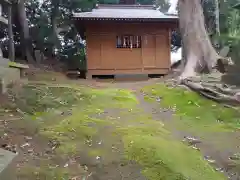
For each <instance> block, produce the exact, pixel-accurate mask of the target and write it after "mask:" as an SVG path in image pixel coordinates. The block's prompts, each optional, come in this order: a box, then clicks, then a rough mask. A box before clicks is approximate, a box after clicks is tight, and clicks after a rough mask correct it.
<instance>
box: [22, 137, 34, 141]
mask: <svg viewBox="0 0 240 180" xmlns="http://www.w3.org/2000/svg"><path fill="white" fill-rule="evenodd" d="M24 138H25V139H26V140H28V141H29V140H32V137H30V136H25V137H24Z"/></svg>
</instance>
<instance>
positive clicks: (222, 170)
mask: <svg viewBox="0 0 240 180" xmlns="http://www.w3.org/2000/svg"><path fill="white" fill-rule="evenodd" d="M215 170H216V171H219V172H224V169H223V168H216V169H215Z"/></svg>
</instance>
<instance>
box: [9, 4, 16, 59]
mask: <svg viewBox="0 0 240 180" xmlns="http://www.w3.org/2000/svg"><path fill="white" fill-rule="evenodd" d="M12 26H13V23H12V5H9V7H8V36H9V59H10V60H11V61H14V60H15V49H14V39H13V28H12Z"/></svg>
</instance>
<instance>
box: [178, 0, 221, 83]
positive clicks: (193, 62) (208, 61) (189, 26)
mask: <svg viewBox="0 0 240 180" xmlns="http://www.w3.org/2000/svg"><path fill="white" fill-rule="evenodd" d="M179 21H180V32H181V35H182V39H183V46H184V57H185V60H186V65H185V68H184V70H183V73H182V75H181V78H183V79H185V78H187V77H191V76H195V74H196V73H201V72H204V71H205V72H211V70H212V68H213V67H214V66H215V65H216V62H217V60H218V59H219V56H218V54H217V52H216V51H215V49H214V48H213V46H212V44H211V42H210V40H209V37H208V34H207V31H206V29H205V23H204V15H203V9H202V7H201V4H200V1H199V0H179Z"/></svg>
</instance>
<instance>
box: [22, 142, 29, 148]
mask: <svg viewBox="0 0 240 180" xmlns="http://www.w3.org/2000/svg"><path fill="white" fill-rule="evenodd" d="M28 146H30V144H29V143H24V144H23V145H21V148H24V147H28Z"/></svg>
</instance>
